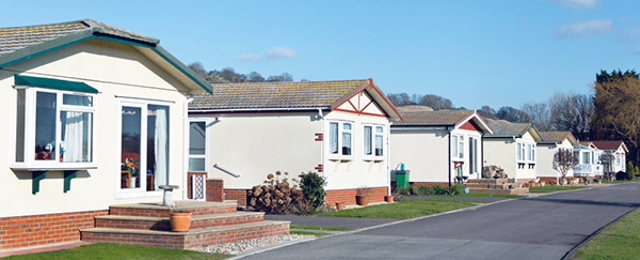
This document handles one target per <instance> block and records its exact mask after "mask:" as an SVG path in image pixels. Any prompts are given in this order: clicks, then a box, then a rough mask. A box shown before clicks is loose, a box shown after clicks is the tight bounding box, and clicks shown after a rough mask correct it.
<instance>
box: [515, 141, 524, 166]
mask: <svg viewBox="0 0 640 260" xmlns="http://www.w3.org/2000/svg"><path fill="white" fill-rule="evenodd" d="M516 161H517V162H519V163H524V162H526V161H527V144H526V143H523V142H517V143H516Z"/></svg>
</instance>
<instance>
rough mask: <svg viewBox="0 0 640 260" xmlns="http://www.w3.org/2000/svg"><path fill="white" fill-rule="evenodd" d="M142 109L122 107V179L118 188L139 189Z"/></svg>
mask: <svg viewBox="0 0 640 260" xmlns="http://www.w3.org/2000/svg"><path fill="white" fill-rule="evenodd" d="M141 113H142V109H141V108H139V107H122V136H121V140H122V144H121V145H122V146H121V147H122V155H121V158H122V159H121V165H122V178H121V182H120V188H123V189H126V188H140V154H141V148H142V144H141V142H142V140H141V137H140V134H141V133H142V132H141V128H142V115H141Z"/></svg>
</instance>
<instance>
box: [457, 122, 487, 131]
mask: <svg viewBox="0 0 640 260" xmlns="http://www.w3.org/2000/svg"><path fill="white" fill-rule="evenodd" d="M459 129H464V130H470V131H476V132H482V129H481V128H480V127H479V126H478V125H477V124H476V123H475V122H473V121H472V120H469V121H467V122H466V123H464V124H463V125H461V126H460V127H459Z"/></svg>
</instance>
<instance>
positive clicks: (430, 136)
mask: <svg viewBox="0 0 640 260" xmlns="http://www.w3.org/2000/svg"><path fill="white" fill-rule="evenodd" d="M390 154H391V169H392V170H394V169H396V168H397V169H398V170H399V169H400V168H399V166H398V165H399V164H400V163H404V164H405V169H406V170H410V171H411V172H410V173H409V180H410V181H411V182H449V169H448V165H449V133H448V132H447V131H446V130H396V129H394V128H392V129H391V149H390ZM392 175H393V174H392ZM392 179H393V180H395V176H393V177H392Z"/></svg>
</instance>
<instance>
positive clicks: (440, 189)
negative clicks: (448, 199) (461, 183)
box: [431, 185, 447, 195]
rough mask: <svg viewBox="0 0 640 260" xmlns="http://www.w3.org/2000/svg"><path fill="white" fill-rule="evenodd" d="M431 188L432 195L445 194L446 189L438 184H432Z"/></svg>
mask: <svg viewBox="0 0 640 260" xmlns="http://www.w3.org/2000/svg"><path fill="white" fill-rule="evenodd" d="M431 189H433V194H434V195H447V189H446V188H445V187H442V186H440V185H436V186H433V187H431Z"/></svg>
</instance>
